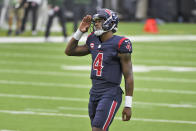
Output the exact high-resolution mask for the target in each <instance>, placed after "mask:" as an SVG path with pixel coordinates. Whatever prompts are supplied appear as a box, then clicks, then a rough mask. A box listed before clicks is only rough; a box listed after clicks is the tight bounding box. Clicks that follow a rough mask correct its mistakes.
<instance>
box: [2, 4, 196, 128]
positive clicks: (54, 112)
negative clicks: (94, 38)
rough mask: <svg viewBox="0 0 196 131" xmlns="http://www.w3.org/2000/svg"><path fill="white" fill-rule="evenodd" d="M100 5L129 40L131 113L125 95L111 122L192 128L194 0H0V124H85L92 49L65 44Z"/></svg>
mask: <svg viewBox="0 0 196 131" xmlns="http://www.w3.org/2000/svg"><path fill="white" fill-rule="evenodd" d="M99 8H109V9H112V10H114V11H116V12H117V13H118V15H119V18H120V21H119V24H118V31H117V32H116V33H115V34H117V35H121V36H125V37H127V38H128V39H130V40H131V42H132V46H133V53H132V55H131V56H132V63H133V72H134V85H135V86H134V96H133V107H132V111H133V115H132V119H131V121H129V122H123V121H121V112H122V109H123V105H124V100H123V102H122V105H121V107H120V109H119V111H118V112H117V115H116V119H115V120H114V122H113V124H112V125H111V127H110V130H111V131H130V130H133V131H143V130H145V131H157V130H158V131H196V101H195V100H196V0H0V131H90V130H91V126H90V120H89V118H88V99H89V90H90V88H91V79H90V69H91V67H90V65H91V64H92V61H91V55H87V56H83V57H72V56H66V55H65V54H64V50H65V48H66V46H67V41H68V40H69V39H70V38H71V37H72V35H73V33H74V31H75V30H76V29H77V28H78V24H79V22H80V21H81V19H82V17H83V16H85V15H86V14H90V15H92V14H94V13H95V12H96V9H99ZM91 31H92V30H89V32H88V33H90V32H91ZM88 33H86V34H84V35H83V37H82V38H81V40H80V41H79V44H84V43H85V41H86V38H87V36H88ZM124 87H125V86H124V80H122V83H121V88H122V90H124ZM123 99H124V97H123Z"/></svg>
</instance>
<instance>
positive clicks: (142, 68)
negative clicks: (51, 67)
mask: <svg viewBox="0 0 196 131" xmlns="http://www.w3.org/2000/svg"><path fill="white" fill-rule="evenodd" d="M62 69H64V70H79V71H80V70H87V71H88V70H91V67H90V66H74V65H70V66H68V65H63V66H62ZM133 71H134V72H150V71H172V72H194V71H196V67H180V66H178V67H177V66H145V65H133Z"/></svg>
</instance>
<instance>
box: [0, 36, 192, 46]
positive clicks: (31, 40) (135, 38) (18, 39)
mask: <svg viewBox="0 0 196 131" xmlns="http://www.w3.org/2000/svg"><path fill="white" fill-rule="evenodd" d="M71 37H72V36H69V37H68V38H67V40H68V41H69V40H70V39H71ZM126 37H127V38H129V39H130V40H131V41H132V42H153V41H154V42H155V41H157V42H158V41H196V35H146V36H145V35H143V36H142V35H140V36H126ZM86 39H87V35H84V36H83V37H82V38H81V39H80V42H85V41H86ZM50 41H51V42H55V43H59V42H64V39H63V37H50ZM44 42H45V39H44V37H0V43H14V44H20V43H27V44H28V43H44Z"/></svg>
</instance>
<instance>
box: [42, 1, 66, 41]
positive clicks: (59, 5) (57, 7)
mask: <svg viewBox="0 0 196 131" xmlns="http://www.w3.org/2000/svg"><path fill="white" fill-rule="evenodd" d="M48 7H49V11H48V15H49V18H48V23H47V27H46V33H45V38H46V41H48V37H49V36H50V28H51V26H52V22H53V19H54V17H55V16H57V17H58V19H59V22H60V24H61V27H62V32H63V36H64V39H65V40H66V37H67V33H66V26H65V17H64V0H56V1H55V0H48Z"/></svg>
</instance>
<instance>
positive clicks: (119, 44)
mask: <svg viewBox="0 0 196 131" xmlns="http://www.w3.org/2000/svg"><path fill="white" fill-rule="evenodd" d="M86 44H87V46H88V49H89V51H90V53H91V55H92V67H91V79H92V85H93V86H92V88H91V91H90V93H91V94H107V93H109V94H111V93H112V94H114V95H115V93H116V90H114V88H119V87H120V83H121V79H122V69H121V64H120V59H119V57H118V53H132V44H131V41H130V40H129V39H127V38H125V37H122V36H117V35H114V36H113V37H112V38H110V39H109V40H107V41H104V42H101V41H100V39H99V37H97V36H96V35H94V34H93V33H92V34H90V35H89V36H88V38H87V41H86ZM111 88H113V92H111V90H110V89H111Z"/></svg>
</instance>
